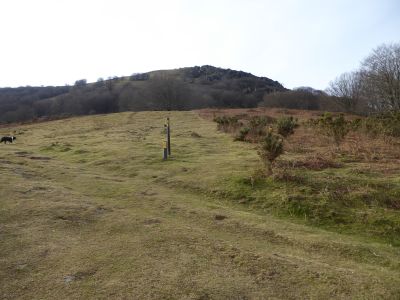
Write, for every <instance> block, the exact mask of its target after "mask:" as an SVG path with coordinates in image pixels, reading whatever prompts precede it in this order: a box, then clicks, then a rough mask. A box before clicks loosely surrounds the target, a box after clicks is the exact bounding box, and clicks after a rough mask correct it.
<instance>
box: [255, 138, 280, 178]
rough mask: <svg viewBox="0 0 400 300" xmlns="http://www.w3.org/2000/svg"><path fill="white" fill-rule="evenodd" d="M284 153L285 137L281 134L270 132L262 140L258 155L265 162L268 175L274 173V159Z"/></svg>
mask: <svg viewBox="0 0 400 300" xmlns="http://www.w3.org/2000/svg"><path fill="white" fill-rule="evenodd" d="M282 153H283V139H282V137H281V136H280V135H277V134H274V133H272V132H268V133H267V134H266V136H265V137H264V138H263V139H262V140H261V142H260V145H259V149H258V155H259V156H260V158H261V161H262V163H263V164H264V167H265V171H266V175H271V174H272V165H273V163H274V161H275V160H276V159H277V158H278V157H279V156H280V155H281V154H282Z"/></svg>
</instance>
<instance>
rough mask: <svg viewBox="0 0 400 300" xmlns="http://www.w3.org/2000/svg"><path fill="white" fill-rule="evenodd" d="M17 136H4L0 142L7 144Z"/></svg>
mask: <svg viewBox="0 0 400 300" xmlns="http://www.w3.org/2000/svg"><path fill="white" fill-rule="evenodd" d="M16 139H17V138H16V137H15V136H3V137H2V138H1V140H0V143H3V142H4V144H7V142H9V143H10V144H11V143H12V142H13V141H15V140H16Z"/></svg>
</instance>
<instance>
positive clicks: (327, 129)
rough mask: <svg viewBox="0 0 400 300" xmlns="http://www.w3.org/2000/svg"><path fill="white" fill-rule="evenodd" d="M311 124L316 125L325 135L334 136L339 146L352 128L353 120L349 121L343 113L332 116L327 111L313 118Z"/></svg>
mask: <svg viewBox="0 0 400 300" xmlns="http://www.w3.org/2000/svg"><path fill="white" fill-rule="evenodd" d="M309 124H310V125H312V126H314V127H316V128H317V129H318V130H319V131H320V132H321V133H322V134H323V135H325V136H327V137H329V138H332V139H333V141H334V143H335V144H336V146H339V145H340V144H341V142H342V141H343V140H344V138H345V137H346V135H347V134H348V133H349V132H350V130H351V129H352V122H351V121H347V120H346V119H345V118H344V115H343V114H340V115H339V116H336V117H334V116H332V114H330V113H325V114H324V115H323V116H322V117H321V118H319V119H312V120H310V121H309Z"/></svg>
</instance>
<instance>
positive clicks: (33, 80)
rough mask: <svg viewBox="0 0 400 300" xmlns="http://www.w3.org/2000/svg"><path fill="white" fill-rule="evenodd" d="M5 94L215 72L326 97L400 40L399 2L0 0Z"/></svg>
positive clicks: (0, 67) (0, 49)
mask: <svg viewBox="0 0 400 300" xmlns="http://www.w3.org/2000/svg"><path fill="white" fill-rule="evenodd" d="M0 41H1V43H0V86H1V87H5V86H24V85H32V86H33V85H64V84H73V83H74V82H75V80H77V79H82V78H86V79H87V80H88V81H95V80H97V78H99V77H104V78H107V77H109V76H123V75H130V74H132V73H136V72H146V71H152V70H158V69H171V68H178V67H188V66H195V65H204V64H209V65H214V66H218V67H223V68H231V69H236V70H243V71H246V72H251V73H253V74H255V75H258V76H266V77H269V78H271V79H274V80H278V81H279V82H281V83H282V84H283V85H284V86H286V87H288V88H293V87H297V86H312V87H314V88H319V89H324V88H326V86H327V85H328V83H329V81H330V80H332V79H334V78H335V77H336V76H337V75H339V74H340V73H343V72H345V71H351V70H353V69H355V68H357V67H358V66H359V63H360V61H361V60H362V59H363V58H364V57H365V56H367V55H368V54H369V53H370V52H371V50H372V49H373V48H375V47H376V46H378V45H380V44H382V43H390V42H400V0H353V1H351V0H330V1H323V0H320V1H317V0H303V1H300V0H298V1H295V0H280V1H276V0H271V1H270V0H141V1H137V0H131V1H128V0H126V1H125V0H112V1H111V0H109V1H106V0H93V1H91V0H86V1H85V0H0Z"/></svg>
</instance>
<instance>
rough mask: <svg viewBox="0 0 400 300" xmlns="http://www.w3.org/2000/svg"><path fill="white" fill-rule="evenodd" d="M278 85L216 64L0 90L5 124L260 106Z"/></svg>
mask: <svg viewBox="0 0 400 300" xmlns="http://www.w3.org/2000/svg"><path fill="white" fill-rule="evenodd" d="M284 90H286V89H285V88H284V87H283V86H282V85H281V84H280V83H279V82H277V81H273V80H271V79H269V78H266V77H257V76H254V75H252V74H250V73H245V72H242V71H234V70H230V69H221V68H216V67H212V66H202V67H192V68H182V69H176V70H160V71H153V72H149V73H144V74H134V75H132V76H130V77H121V78H118V77H115V78H110V79H108V80H102V79H100V80H99V81H97V82H96V83H91V84H87V83H86V81H85V80H78V81H77V82H76V84H75V86H73V87H35V88H32V87H20V88H16V89H11V88H4V89H0V122H5V123H7V122H15V121H26V120H32V119H34V118H44V117H62V116H71V115H88V114H99V113H112V112H118V111H128V110H131V111H132V110H133V111H139V110H171V109H175V110H177V109H178V110H187V109H193V108H201V107H255V106H256V105H257V103H259V102H260V101H261V100H262V97H263V96H264V94H267V93H271V92H274V91H284Z"/></svg>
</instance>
